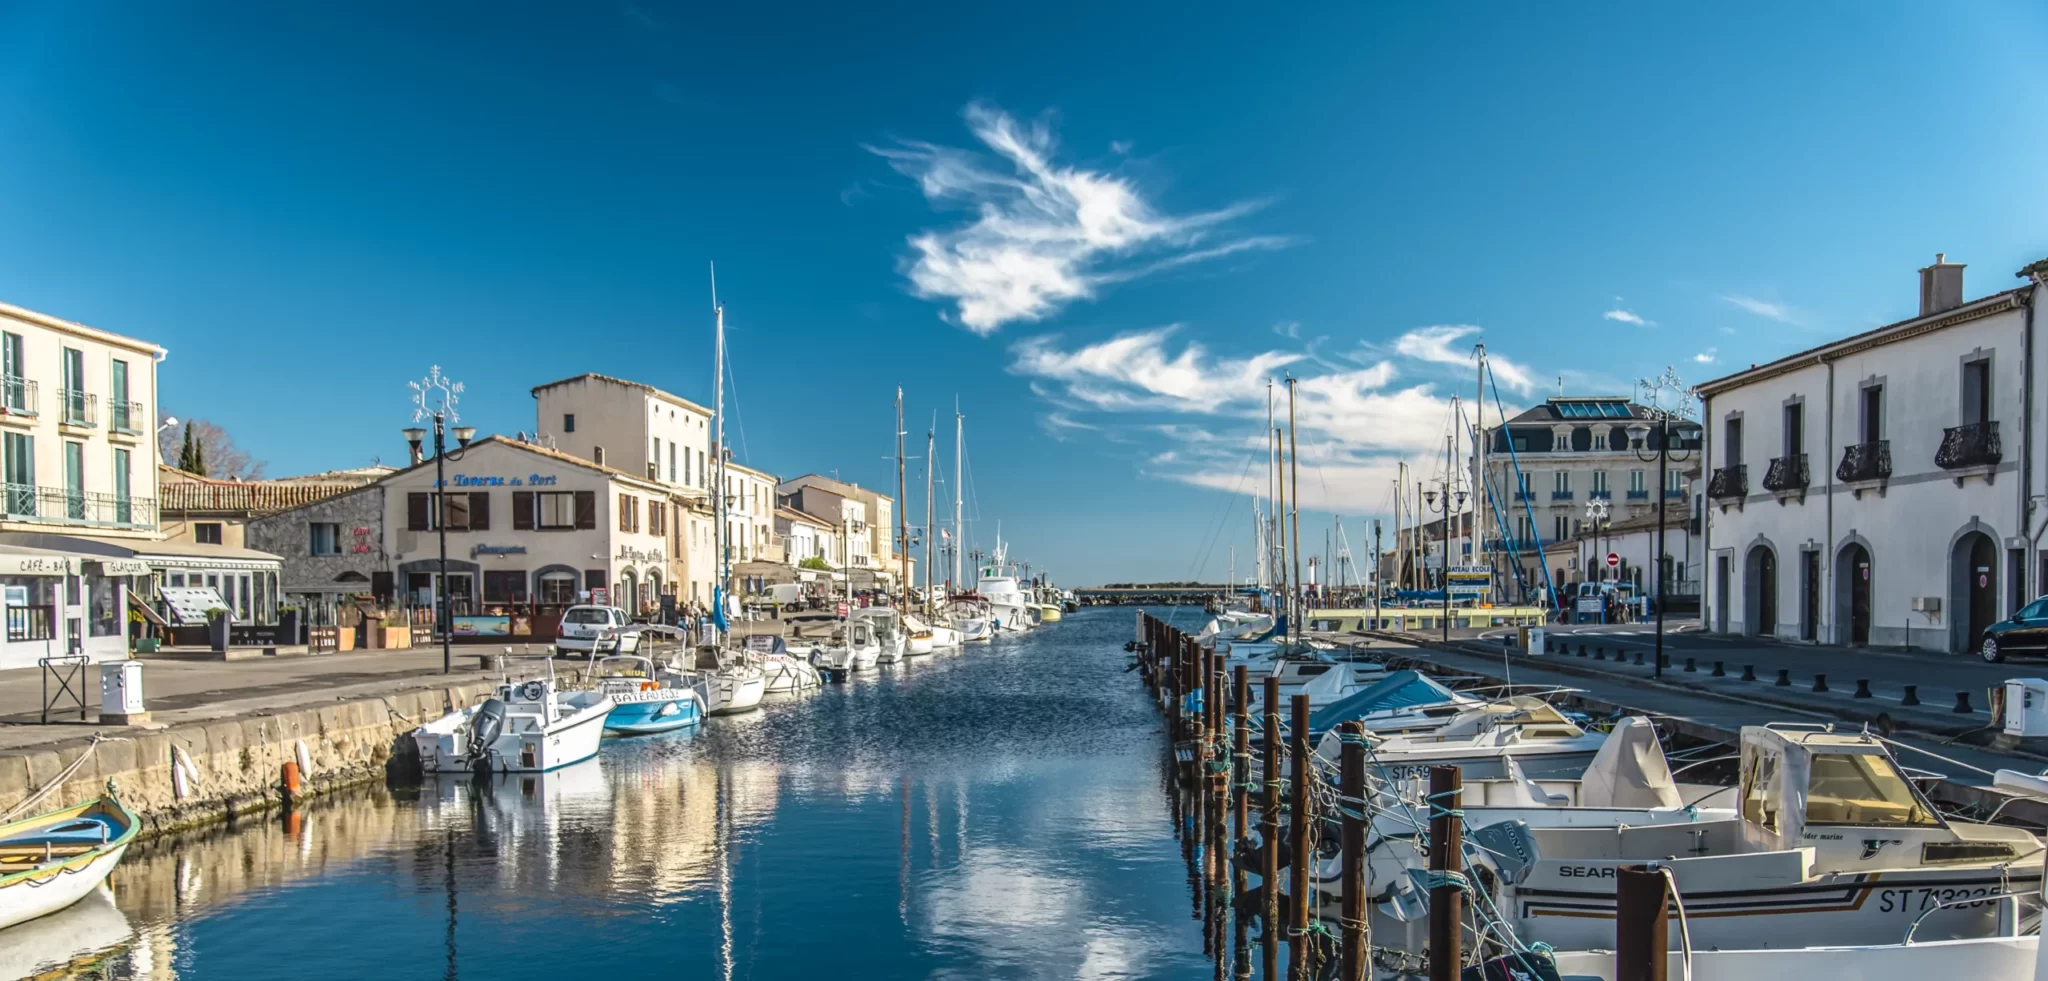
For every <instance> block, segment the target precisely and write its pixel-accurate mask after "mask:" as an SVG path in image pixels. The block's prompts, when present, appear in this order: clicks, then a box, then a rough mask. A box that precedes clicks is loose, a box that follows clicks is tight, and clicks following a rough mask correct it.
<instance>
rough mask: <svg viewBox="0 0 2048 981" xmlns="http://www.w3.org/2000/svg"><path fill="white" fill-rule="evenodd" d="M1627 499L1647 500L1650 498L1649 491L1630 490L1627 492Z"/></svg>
mask: <svg viewBox="0 0 2048 981" xmlns="http://www.w3.org/2000/svg"><path fill="white" fill-rule="evenodd" d="M1628 499H1629V500H1631V501H1647V500H1649V499H1650V492H1649V491H1647V490H1632V491H1629V492H1628Z"/></svg>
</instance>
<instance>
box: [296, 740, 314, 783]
mask: <svg viewBox="0 0 2048 981" xmlns="http://www.w3.org/2000/svg"><path fill="white" fill-rule="evenodd" d="M293 754H294V755H295V756H297V757H298V761H299V776H301V777H310V776H312V775H313V754H312V753H309V752H307V751H306V741H305V740H303V739H300V740H297V745H296V746H295V747H294V748H293Z"/></svg>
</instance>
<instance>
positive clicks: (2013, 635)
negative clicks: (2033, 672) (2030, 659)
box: [1977, 596, 2048, 663]
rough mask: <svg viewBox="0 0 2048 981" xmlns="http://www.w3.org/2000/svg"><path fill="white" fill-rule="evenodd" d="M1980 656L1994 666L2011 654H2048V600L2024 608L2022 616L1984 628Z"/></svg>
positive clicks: (2022, 608)
mask: <svg viewBox="0 0 2048 981" xmlns="http://www.w3.org/2000/svg"><path fill="white" fill-rule="evenodd" d="M1977 653H1978V654H1979V655H1980V656H1982V657H1983V658H1984V660H1986V661H1990V662H1993V663H1996V662H1999V661H2003V660H2005V657H2006V655H2008V654H2048V596H2043V597H2041V598H2040V599H2037V600H2035V601H2033V602H2032V603H2028V604H2027V605H2025V606H2023V607H2020V610H2019V612H2017V613H2014V614H2013V615H2012V616H2011V617H2009V618H2007V619H2004V620H2000V621H1998V622H1997V623H1994V624H1992V625H1991V626H1989V627H1986V628H1984V636H1983V637H1981V638H1978V640H1977Z"/></svg>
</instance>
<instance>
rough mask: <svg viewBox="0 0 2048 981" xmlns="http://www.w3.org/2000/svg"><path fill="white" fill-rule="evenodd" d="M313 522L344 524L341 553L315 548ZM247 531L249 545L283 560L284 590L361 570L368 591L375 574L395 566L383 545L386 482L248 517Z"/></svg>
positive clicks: (297, 589) (334, 579) (331, 580)
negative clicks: (325, 552) (320, 551)
mask: <svg viewBox="0 0 2048 981" xmlns="http://www.w3.org/2000/svg"><path fill="white" fill-rule="evenodd" d="M315 522H326V523H330V524H335V525H338V526H340V531H341V534H340V539H339V544H340V548H341V552H340V554H338V555H314V554H313V550H312V547H313V539H312V527H311V526H312V525H313V523H315ZM247 535H248V543H249V547H250V548H253V549H257V550H260V551H264V552H269V553H271V554H272V555H275V556H278V557H279V558H281V559H283V560H284V574H283V576H282V580H283V584H284V586H283V592H284V593H285V594H287V595H289V594H291V593H294V592H301V591H303V590H305V589H306V588H310V587H313V586H317V585H327V584H332V583H336V582H340V581H343V580H342V579H341V577H342V576H343V575H344V574H352V576H360V577H361V580H360V583H361V587H362V588H361V590H360V591H361V592H366V593H367V592H369V591H370V586H369V582H370V576H371V574H372V573H375V572H380V571H388V570H389V569H390V568H391V564H390V562H389V558H388V556H387V554H386V551H385V532H384V488H383V487H382V486H370V487H365V488H363V489H361V490H357V491H351V492H349V493H347V494H343V495H340V496H339V497H332V498H328V499H327V500H325V501H321V502H319V503H317V504H308V505H306V506H305V507H301V508H293V509H292V510H290V511H283V512H279V513H277V514H273V515H268V516H266V517H262V518H257V519H255V520H253V521H251V522H249V527H248V533H247ZM349 581H354V580H353V579H351V580H349Z"/></svg>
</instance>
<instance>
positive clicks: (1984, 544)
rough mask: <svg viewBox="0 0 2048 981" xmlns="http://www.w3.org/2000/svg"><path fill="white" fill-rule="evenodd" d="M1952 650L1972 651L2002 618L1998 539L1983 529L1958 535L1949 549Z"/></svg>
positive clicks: (1950, 636) (1950, 642)
mask: <svg viewBox="0 0 2048 981" xmlns="http://www.w3.org/2000/svg"><path fill="white" fill-rule="evenodd" d="M1949 609H1950V610H1951V611H1952V615H1951V616H1950V618H1949V624H1950V626H1949V650H1951V651H1957V652H1961V651H1968V650H1970V649H1971V648H1973V647H1974V646H1975V645H1976V643H1977V638H1979V637H1981V636H1983V635H1984V629H1985V628H1986V627H1989V626H1991V625H1992V624H1993V623H1995V622H1997V620H1998V543H1997V542H1994V541H1992V540H1991V536H1990V535H1987V534H1984V533H1983V532H1981V531H1972V532H1967V533H1965V534H1964V535H1963V536H1962V537H1961V538H1958V539H1956V544H1955V547H1954V548H1953V549H1952V550H1951V551H1950V553H1949Z"/></svg>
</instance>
